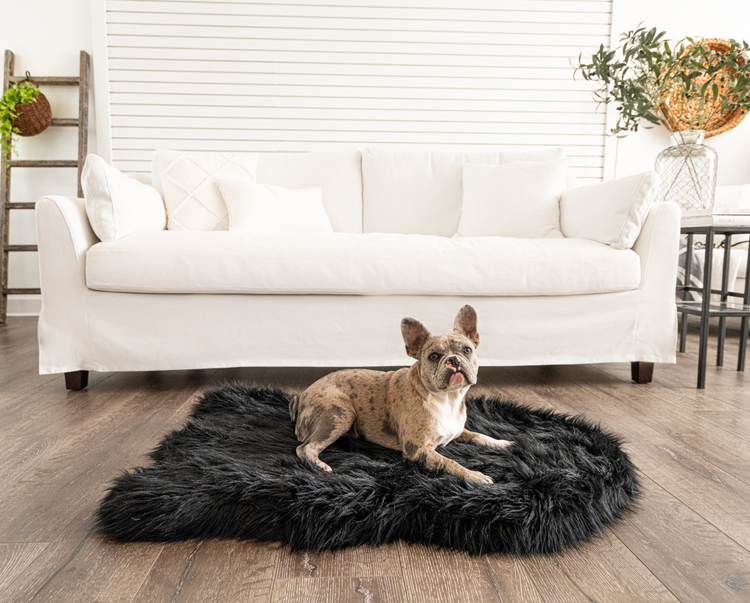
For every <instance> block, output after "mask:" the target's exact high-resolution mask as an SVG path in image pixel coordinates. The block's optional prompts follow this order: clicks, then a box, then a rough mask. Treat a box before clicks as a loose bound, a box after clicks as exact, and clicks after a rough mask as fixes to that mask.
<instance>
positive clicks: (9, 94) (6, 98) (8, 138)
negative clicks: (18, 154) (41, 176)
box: [0, 80, 39, 159]
mask: <svg viewBox="0 0 750 603" xmlns="http://www.w3.org/2000/svg"><path fill="white" fill-rule="evenodd" d="M38 97H39V88H37V87H36V86H35V85H34V83H33V82H30V81H28V80H26V81H23V82H19V83H18V84H16V85H15V86H11V87H10V88H8V89H7V90H6V91H5V94H3V97H2V99H0V152H2V156H3V158H4V159H5V158H8V157H10V156H11V153H13V151H14V141H13V136H14V135H17V134H21V132H20V131H19V130H18V128H17V127H16V125H15V121H16V119H17V118H18V114H17V113H16V105H23V104H27V103H33V102H34V101H35V100H36V99H37V98H38Z"/></svg>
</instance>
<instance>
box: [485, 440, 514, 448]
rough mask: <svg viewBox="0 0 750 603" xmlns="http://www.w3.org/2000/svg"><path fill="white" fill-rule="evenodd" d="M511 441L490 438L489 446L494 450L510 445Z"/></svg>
mask: <svg viewBox="0 0 750 603" xmlns="http://www.w3.org/2000/svg"><path fill="white" fill-rule="evenodd" d="M512 445H513V442H511V441H510V440H495V439H493V440H492V443H491V444H490V448H494V449H496V450H503V449H504V448H507V447H508V446H512Z"/></svg>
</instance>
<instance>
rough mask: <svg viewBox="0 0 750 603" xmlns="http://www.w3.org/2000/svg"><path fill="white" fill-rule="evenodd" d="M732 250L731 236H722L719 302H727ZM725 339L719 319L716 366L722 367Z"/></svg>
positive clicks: (724, 328) (723, 323)
mask: <svg viewBox="0 0 750 603" xmlns="http://www.w3.org/2000/svg"><path fill="white" fill-rule="evenodd" d="M731 249H732V235H731V234H726V235H724V262H723V266H722V269H721V297H720V299H721V301H722V302H725V301H727V291H729V252H730V251H731ZM726 338H727V319H726V318H725V317H724V316H721V317H719V341H718V345H717V348H716V366H724V342H725V341H726Z"/></svg>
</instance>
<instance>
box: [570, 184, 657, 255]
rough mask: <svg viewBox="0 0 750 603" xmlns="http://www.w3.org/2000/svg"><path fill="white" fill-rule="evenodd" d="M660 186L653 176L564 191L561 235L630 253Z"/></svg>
mask: <svg viewBox="0 0 750 603" xmlns="http://www.w3.org/2000/svg"><path fill="white" fill-rule="evenodd" d="M658 185H659V176H658V175H657V174H656V173H655V172H644V173H642V174H636V175H635V176H628V177H627V178H618V179H617V180H610V181H609V182H602V183H600V184H592V185H590V186H582V187H580V188H574V189H569V190H566V191H565V192H564V193H563V195H562V199H561V200H560V223H561V227H562V233H563V234H564V235H565V236H566V237H569V238H572V237H575V238H579V239H590V240H592V241H598V242H599V243H604V244H605V245H611V246H612V247H614V248H615V249H630V248H631V247H632V246H633V243H635V240H636V239H637V238H638V235H639V234H640V232H641V226H643V221H644V220H645V219H646V215H647V214H648V210H649V208H650V207H651V203H652V202H653V200H654V195H655V194H656V189H657V188H658Z"/></svg>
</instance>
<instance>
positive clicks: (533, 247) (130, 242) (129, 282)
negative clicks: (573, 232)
mask: <svg viewBox="0 0 750 603" xmlns="http://www.w3.org/2000/svg"><path fill="white" fill-rule="evenodd" d="M640 275H641V268H640V260H639V257H638V255H637V254H636V253H635V252H634V251H631V250H616V249H613V248H612V247H609V246H607V245H602V244H601V243H596V242H595V241H587V240H584V239H564V238H560V239H511V238H503V237H476V238H460V239H450V238H447V237H436V236H425V235H399V234H367V235H361V234H360V235H357V234H345V233H331V234H292V235H289V234H287V235H279V234H275V235H272V234H247V233H242V232H181V231H162V232H158V233H137V234H134V235H131V236H129V237H125V238H123V239H120V240H118V241H114V242H111V243H98V244H96V245H94V246H93V247H91V249H89V251H88V253H87V259H86V282H87V285H88V286H89V288H91V289H96V290H100V291H120V292H132V293H261V294H263V293H265V294H295V293H296V294H308V293H313V294H344V295H346V294H352V295H460V296H471V295H485V296H535V295H578V294H588V293H605V292H611V291H624V290H630V289H634V288H636V287H637V286H638V284H639V281H640Z"/></svg>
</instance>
